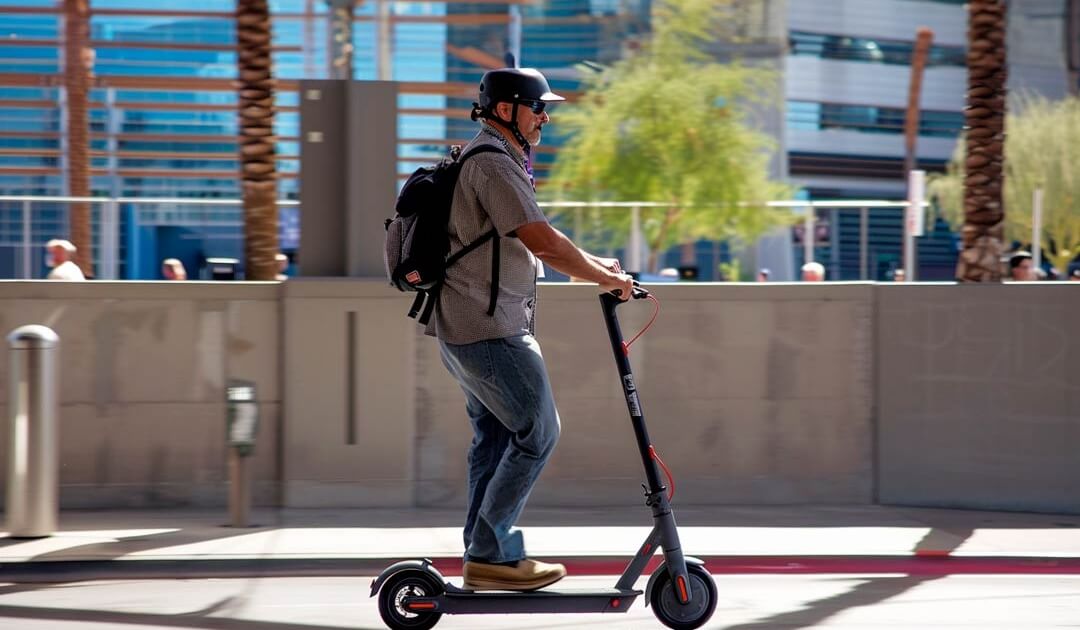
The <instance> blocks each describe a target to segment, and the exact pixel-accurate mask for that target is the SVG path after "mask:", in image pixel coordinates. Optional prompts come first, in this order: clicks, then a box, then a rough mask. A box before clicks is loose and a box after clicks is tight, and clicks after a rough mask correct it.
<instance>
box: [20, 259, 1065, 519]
mask: <svg viewBox="0 0 1080 630" xmlns="http://www.w3.org/2000/svg"><path fill="white" fill-rule="evenodd" d="M655 290H656V294H657V295H658V297H659V298H660V300H661V302H662V304H663V307H662V311H661V314H660V317H659V318H658V320H657V322H656V324H655V326H654V327H653V328H652V329H651V330H650V331H649V333H648V334H647V335H646V336H644V337H643V338H642V339H641V340H640V341H638V343H637V344H635V345H634V347H633V352H632V354H631V360H632V364H633V367H634V370H635V375H636V377H637V382H638V386H639V389H640V390H641V396H642V402H643V406H644V410H645V414H646V419H647V421H648V423H649V427H650V430H651V436H652V442H653V443H654V444H655V446H656V447H657V449H658V450H659V452H660V453H661V455H662V456H663V457H664V458H665V460H666V461H667V462H668V463H669V465H670V466H671V468H672V469H673V471H674V473H675V475H676V477H677V482H678V483H677V488H678V495H677V497H678V501H679V502H680V503H683V504H690V503H745V504H750V503H758V504H761V503H832V504H845V503H847V504H866V503H873V502H875V501H880V502H882V503H901V504H912V505H950V506H966V507H982V508H1000V509H1039V510H1053V511H1078V510H1080V507H1078V503H1077V501H1076V498H1077V496H1078V492H1077V484H1078V482H1077V481H1076V480H1077V479H1080V475H1078V474H1077V473H1078V472H1080V470H1078V467H1080V464H1078V463H1077V461H1078V458H1076V457H1075V455H1074V454H1075V453H1076V452H1077V450H1078V447H1080V444H1078V441H1080V386H1077V385H1076V384H1075V383H1076V381H1075V379H1074V378H1072V377H1071V376H1070V374H1069V373H1068V371H1067V370H1068V368H1069V366H1075V365H1076V364H1077V363H1076V362H1077V351H1078V348H1077V344H1080V341H1077V339H1080V336H1078V335H1076V334H1073V333H1072V331H1071V330H1070V325H1071V322H1072V321H1074V320H1075V316H1074V315H1073V314H1075V313H1077V312H1080V285H1076V284H1066V283H1063V284H1049V283H1044V284H1039V285H1004V286H984V287H971V286H952V285H918V284H911V285H872V284H868V283H866V284H832V283H829V284H822V285H784V284H768V285H734V284H727V285H709V284H679V285H660V286H657V287H655ZM540 293H541V296H540V309H539V315H538V318H539V319H538V337H539V339H540V341H541V344H542V346H543V351H544V354H545V357H546V359H547V362H548V368H549V371H550V373H551V378H552V382H553V387H554V389H555V394H556V397H557V400H558V402H559V409H560V414H561V417H562V425H563V434H562V440H561V443H560V445H559V448H558V449H557V450H556V453H555V456H554V458H553V460H552V463H551V465H550V466H549V467H548V469H547V470H546V471H545V473H544V476H543V477H542V478H541V481H540V484H539V486H538V487H537V489H536V492H535V493H534V498H533V503H534V504H535V505H544V504H548V505H553V504H560V505H568V504H570V505H573V504H589V505H597V504H599V505H605V504H607V505H614V504H636V503H637V502H639V501H640V488H639V483H640V481H641V480H642V477H643V475H642V473H641V472H640V461H639V460H638V458H637V453H636V451H635V449H634V446H633V441H632V433H631V431H630V426H629V421H628V416H627V411H626V406H625V402H624V400H623V399H622V396H621V394H620V390H619V387H618V382H617V378H616V373H615V369H614V366H613V362H612V359H611V356H610V352H611V350H610V345H609V344H608V341H607V338H606V332H605V330H604V326H603V321H602V319H601V316H600V309H599V305H598V303H597V299H596V295H595V293H594V289H593V288H591V287H588V286H580V285H563V284H556V285H544V286H542V287H541V289H540ZM408 304H409V296H404V295H402V294H400V293H398V292H396V291H394V290H392V289H389V288H387V287H384V286H382V283H380V282H373V281H360V280H352V279H322V280H316V279H310V280H309V279H295V280H290V281H288V282H286V283H284V284H276V283H219V284H212V283H205V284H204V283H195V282H191V283H140V282H134V283H105V282H91V283H85V284H74V283H72V284H68V283H49V282H0V331H2V332H4V333H6V332H8V331H10V330H12V329H14V328H15V327H17V326H19V325H22V324H25V323H44V324H47V325H50V326H52V327H53V328H54V329H56V330H57V332H58V333H59V334H60V336H61V343H62V352H63V359H64V366H63V370H62V372H63V373H62V378H61V385H62V410H61V416H62V418H61V422H62V425H61V436H62V438H61V449H62V453H61V458H62V462H63V467H62V469H61V483H62V493H61V495H62V504H63V506H64V507H84V506H123V505H133V506H135V505H138V506H147V505H158V506H170V505H185V504H191V505H224V504H225V500H226V496H227V495H226V482H227V479H226V472H225V471H226V469H225V449H224V446H223V442H224V440H223V434H224V423H225V419H224V418H225V405H224V391H223V386H224V383H225V381H226V380H227V379H228V378H243V379H249V380H253V381H255V382H256V385H257V388H258V395H259V401H260V409H261V411H262V428H261V432H260V436H259V443H258V445H257V448H256V456H255V461H254V465H255V470H256V473H255V478H256V502H257V503H259V504H264V505H271V504H281V505H287V506H294V507H303V506H376V505H378V506H402V505H420V506H457V505H460V504H461V503H462V502H463V492H464V465H465V461H464V454H465V449H466V447H467V444H468V441H469V439H470V432H469V428H468V421H467V419H466V417H465V413H464V404H463V399H462V396H461V392H460V391H459V389H458V387H457V385H456V383H455V382H454V381H453V380H452V379H451V378H450V377H449V376H448V375H447V374H446V371H445V369H444V368H443V366H442V365H441V362H440V360H439V358H438V351H437V346H436V342H435V341H434V340H433V339H430V338H427V337H424V336H423V334H422V333H421V330H420V328H419V326H417V325H416V324H415V323H414V322H413V321H412V320H410V319H408V318H406V317H405V311H406V310H407V308H408ZM649 315H651V304H649V303H645V302H636V303H631V304H629V305H627V306H624V307H621V308H620V317H621V320H622V324H623V330H624V332H625V333H626V334H627V335H628V336H629V335H630V334H632V333H633V332H635V331H636V330H638V329H639V328H640V327H641V326H643V325H644V323H645V322H646V321H647V320H648V317H649ZM3 354H4V356H5V359H4V360H3V361H0V377H3V378H0V402H3V403H5V404H6V396H7V392H6V391H4V389H6V387H7V385H6V370H7V359H6V356H7V353H6V351H4V353H3ZM6 441H7V430H6V427H5V430H4V431H3V432H0V444H2V445H3V446H4V449H3V451H0V478H2V476H3V475H4V473H5V472H6V466H7V458H6V452H7V449H6Z"/></svg>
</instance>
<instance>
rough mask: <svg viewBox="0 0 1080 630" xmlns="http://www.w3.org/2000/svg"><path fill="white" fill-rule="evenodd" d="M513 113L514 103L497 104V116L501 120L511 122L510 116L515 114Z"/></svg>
mask: <svg viewBox="0 0 1080 630" xmlns="http://www.w3.org/2000/svg"><path fill="white" fill-rule="evenodd" d="M513 111H514V105H513V104H512V103H506V102H502V103H496V104H495V115H496V116H498V117H499V118H501V119H502V120H507V121H509V120H510V115H511V114H512V113H513Z"/></svg>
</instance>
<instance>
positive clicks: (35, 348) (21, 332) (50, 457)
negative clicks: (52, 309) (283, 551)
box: [6, 324, 60, 538]
mask: <svg viewBox="0 0 1080 630" xmlns="http://www.w3.org/2000/svg"><path fill="white" fill-rule="evenodd" d="M7 341H8V348H9V351H10V352H9V354H10V362H9V364H8V371H9V373H8V427H9V429H8V430H9V434H8V436H9V440H8V445H9V448H8V478H7V504H6V511H7V529H8V535H9V536H12V537H14V538H41V537H44V536H51V535H53V533H54V532H55V531H56V522H57V520H58V516H59V511H60V507H59V496H58V495H59V462H58V455H57V428H56V422H57V417H58V416H59V415H60V414H59V411H58V410H59V405H58V400H57V389H58V388H57V369H58V366H59V364H58V362H57V359H56V355H57V352H58V348H59V345H60V337H58V336H57V335H56V333H55V332H53V331H52V329H50V328H48V327H46V326H39V325H36V324H35V325H29V326H20V327H19V328H16V329H15V330H13V331H11V334H9V335H8V337H7Z"/></svg>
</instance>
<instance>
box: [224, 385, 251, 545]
mask: <svg viewBox="0 0 1080 630" xmlns="http://www.w3.org/2000/svg"><path fill="white" fill-rule="evenodd" d="M225 398H226V403H227V405H228V410H227V418H226V424H225V440H226V443H227V446H228V448H229V514H230V516H231V524H232V526H233V527H247V526H248V514H249V513H250V511H251V464H250V459H251V457H250V456H251V455H252V453H253V452H254V450H255V435H256V433H257V432H258V428H259V408H258V403H257V402H256V400H255V398H256V397H255V384H254V383H252V382H250V381H241V380H233V381H231V382H230V383H229V385H228V387H227V388H226V390H225Z"/></svg>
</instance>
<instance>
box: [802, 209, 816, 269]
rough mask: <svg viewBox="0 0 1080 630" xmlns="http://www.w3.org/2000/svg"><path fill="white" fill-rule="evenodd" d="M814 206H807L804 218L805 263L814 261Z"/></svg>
mask: <svg viewBox="0 0 1080 630" xmlns="http://www.w3.org/2000/svg"><path fill="white" fill-rule="evenodd" d="M814 218H815V217H814V206H806V216H805V217H804V218H803V264H804V265H805V264H806V263H808V262H814Z"/></svg>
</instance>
